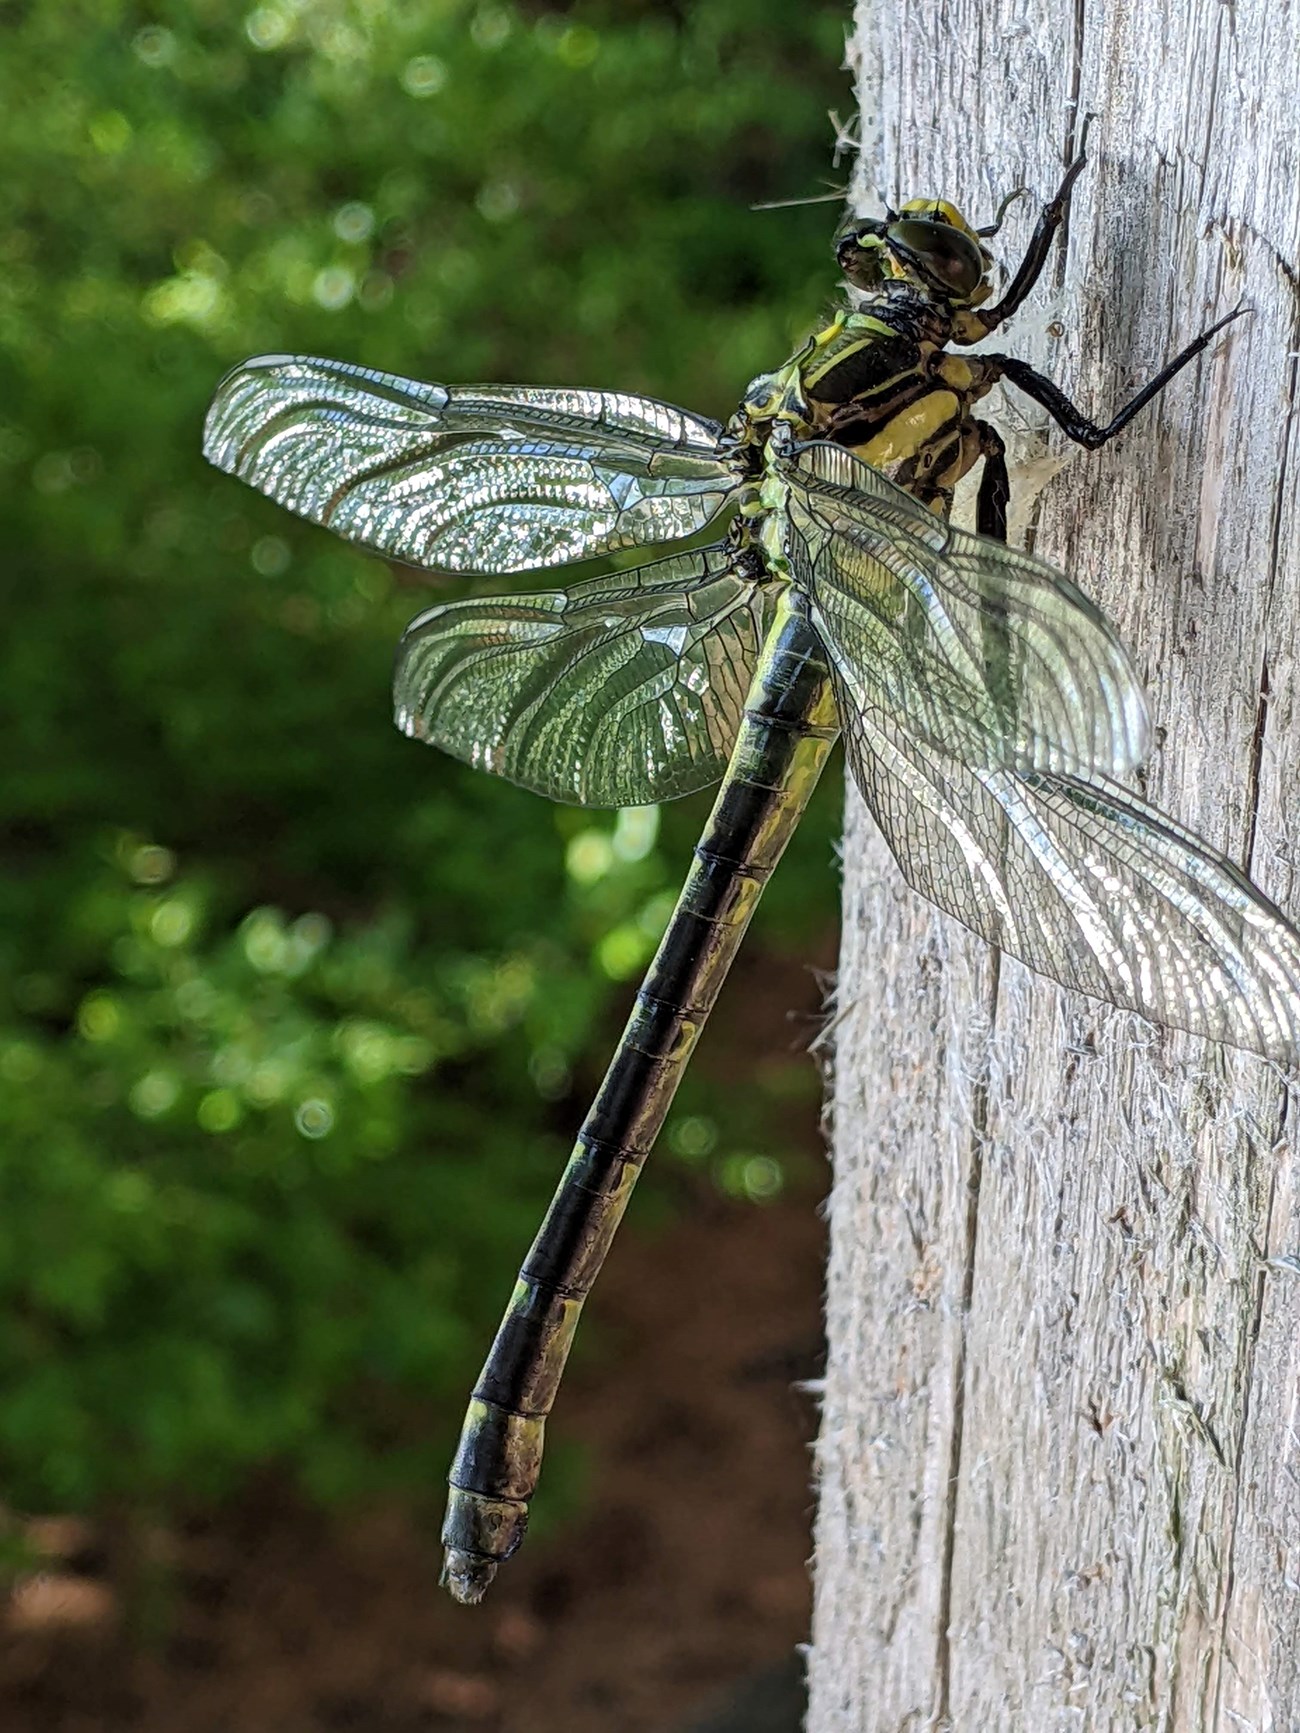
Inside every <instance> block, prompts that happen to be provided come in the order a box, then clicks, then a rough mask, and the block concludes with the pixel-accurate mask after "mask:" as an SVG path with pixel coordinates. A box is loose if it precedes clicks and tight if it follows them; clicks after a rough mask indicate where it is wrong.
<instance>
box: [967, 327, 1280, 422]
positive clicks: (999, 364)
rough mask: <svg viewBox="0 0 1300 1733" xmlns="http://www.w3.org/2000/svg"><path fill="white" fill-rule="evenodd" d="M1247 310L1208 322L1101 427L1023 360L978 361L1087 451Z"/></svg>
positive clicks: (986, 357) (990, 357) (992, 357)
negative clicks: (1015, 388) (1035, 405)
mask: <svg viewBox="0 0 1300 1733" xmlns="http://www.w3.org/2000/svg"><path fill="white" fill-rule="evenodd" d="M1249 311H1250V309H1249V308H1248V307H1236V308H1234V309H1233V311H1232V312H1231V313H1229V314H1227V315H1226V316H1225V317H1224V318H1222V319H1220V320H1218V322H1217V323H1216V324H1213V325H1211V326H1210V328H1209V330H1208V331H1202V332H1201V334H1200V336H1199V337H1198V338H1197V339H1196V340H1195V342H1193V343H1189V344H1188V345H1187V347H1186V349H1184V350H1183V351H1182V353H1181V354H1180V355H1175V356H1174V358H1173V360H1172V361H1171V362H1170V363H1169V364H1168V366H1167V367H1162V368H1161V369H1160V371H1159V373H1157V374H1156V376H1155V378H1154V379H1153V380H1152V381H1151V382H1150V384H1149V385H1144V386H1143V387H1142V389H1141V391H1139V392H1138V394H1137V396H1136V397H1135V398H1133V399H1132V401H1131V402H1129V403H1126V404H1125V405H1124V407H1123V409H1121V410H1120V412H1119V414H1118V415H1116V416H1115V417H1114V418H1113V419H1112V420H1110V421H1108V422H1107V423H1106V425H1105V426H1104V427H1102V426H1100V425H1099V424H1098V423H1097V422H1095V421H1089V419H1088V417H1087V416H1086V415H1084V414H1083V412H1082V410H1079V409H1076V408H1075V406H1074V404H1073V403H1071V402H1070V400H1069V398H1068V397H1067V396H1066V395H1065V393H1064V392H1063V391H1062V390H1061V389H1060V388H1059V387H1058V386H1056V385H1053V384H1052V381H1051V380H1050V379H1044V377H1043V375H1042V374H1041V373H1039V372H1037V371H1036V370H1035V369H1034V368H1032V367H1031V366H1030V365H1029V363H1028V362H1027V361H1017V360H1016V358H1015V356H1014V355H981V356H980V360H981V362H984V363H986V364H987V365H988V366H989V367H990V369H993V370H995V371H994V377H996V376H997V374H999V373H1000V374H1001V375H1002V376H1003V377H1004V378H1006V379H1009V380H1010V381H1011V383H1012V384H1013V385H1018V386H1019V387H1020V389H1021V390H1022V391H1023V392H1024V393H1025V395H1026V396H1027V397H1032V398H1033V399H1034V401H1035V403H1041V404H1042V406H1043V408H1044V409H1045V410H1046V411H1047V413H1048V414H1049V415H1050V416H1051V417H1052V420H1053V421H1055V422H1056V424H1057V425H1058V426H1059V427H1061V428H1063V429H1064V431H1065V432H1066V433H1067V434H1068V435H1069V437H1070V438H1071V439H1073V440H1074V441H1075V442H1076V443H1077V444H1079V445H1084V446H1087V448H1088V450H1089V451H1096V449H1097V447H1098V446H1099V445H1105V443H1106V441H1107V440H1108V439H1114V437H1115V435H1116V434H1117V433H1120V432H1122V431H1123V429H1124V428H1126V427H1127V426H1128V424H1129V422H1130V421H1132V419H1133V417H1134V416H1135V415H1137V414H1138V413H1139V412H1140V411H1141V410H1143V409H1145V408H1146V406H1147V404H1148V403H1150V401H1151V399H1152V398H1153V397H1156V396H1158V395H1159V394H1160V392H1162V391H1163V390H1164V388H1165V386H1166V385H1168V383H1169V381H1170V380H1171V379H1172V378H1173V377H1174V375H1175V374H1176V373H1180V372H1181V371H1182V369H1183V368H1184V367H1186V365H1187V363H1188V362H1189V361H1194V360H1195V359H1196V357H1197V356H1198V355H1199V354H1200V353H1201V352H1202V350H1204V349H1207V348H1208V347H1209V345H1210V344H1211V343H1212V342H1213V340H1214V338H1215V337H1216V336H1217V335H1218V334H1219V332H1220V331H1222V330H1223V327H1224V326H1225V325H1230V324H1231V323H1232V321H1233V320H1234V319H1239V318H1240V317H1241V315H1242V314H1243V313H1248V312H1249Z"/></svg>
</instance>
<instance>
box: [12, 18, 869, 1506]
mask: <svg viewBox="0 0 1300 1733" xmlns="http://www.w3.org/2000/svg"><path fill="white" fill-rule="evenodd" d="M845 22H846V9H845V8H844V7H842V6H841V5H838V4H835V5H827V4H816V3H812V4H808V5H805V6H801V7H797V8H796V7H791V6H789V5H787V4H786V3H785V0H695V3H693V4H691V5H678V6H675V5H652V4H648V3H646V4H641V3H637V0H630V3H629V0H591V3H589V4H583V5H578V6H573V7H566V8H552V7H548V6H544V5H539V4H524V3H523V0H520V3H519V4H516V5H508V4H484V5H478V4H466V3H462V0H408V3H406V4H400V5H399V4H391V5H390V4H384V3H383V0H274V3H270V4H262V5H256V6H254V7H252V9H250V10H248V11H247V12H245V13H243V14H242V15H241V14H239V13H238V12H237V11H235V10H232V9H231V8H229V7H227V6H225V5H223V4H219V3H218V0H188V3H186V4H180V3H179V0H177V3H174V4H171V5H168V4H158V5H145V4H141V5H130V4H126V3H122V0H68V3H67V4H63V5H59V6H36V5H28V6H22V5H19V6H16V7H9V8H7V9H6V17H5V23H6V42H5V54H4V56H3V59H2V60H0V142H2V148H3V155H4V161H5V173H4V176H3V178H2V179H0V520H2V522H0V528H2V530H3V545H4V549H5V558H4V562H3V577H2V579H0V582H2V583H3V587H4V619H5V626H6V630H5V637H4V645H3V658H4V673H3V681H2V682H0V706H2V707H3V730H4V738H5V741H6V772H5V776H4V782H3V789H2V791H0V803H2V811H0V818H2V820H3V827H4V828H3V837H4V874H3V882H2V883H0V933H2V935H3V936H2V937H0V965H2V966H0V981H2V983H3V984H2V985H0V1307H2V1312H0V1387H2V1388H3V1400H0V1496H2V1497H3V1500H4V1502H5V1503H6V1504H9V1505H10V1506H17V1507H19V1508H26V1509H34V1508H51V1507H53V1508H60V1509H69V1508H85V1509H94V1508H107V1507H109V1506H113V1507H116V1508H123V1507H126V1508H130V1507H133V1506H136V1507H139V1506H148V1507H150V1508H153V1509H157V1508H160V1507H166V1506H167V1505H169V1504H174V1503H176V1502H178V1501H184V1502H187V1503H192V1502H193V1501H195V1500H197V1499H208V1498H214V1497H217V1496H220V1495H221V1494H223V1493H225V1492H227V1491H229V1490H230V1489H231V1488H233V1487H237V1486H238V1484H239V1482H240V1480H241V1477H243V1476H244V1475H245V1474H246V1473H247V1472H248V1471H250V1470H251V1469H252V1468H253V1467H255V1466H260V1465H263V1464H267V1463H272V1464H275V1465H277V1466H278V1467H280V1468H281V1469H282V1470H287V1471H288V1472H290V1473H291V1474H293V1476H294V1477H295V1478H296V1480H297V1481H298V1483H299V1484H300V1485H301V1486H303V1487H305V1488H306V1489H307V1490H308V1492H309V1493H310V1494H311V1495H312V1496H315V1497H317V1498H320V1499H322V1500H334V1499H339V1498H343V1497H347V1496H350V1495H354V1494H357V1493H360V1492H363V1491H365V1490H367V1489H372V1488H375V1487H377V1486H390V1487H392V1486H396V1487H401V1488H415V1489H420V1490H422V1491H427V1492H428V1493H429V1495H430V1496H431V1497H432V1498H434V1499H435V1500H436V1498H437V1496H438V1494H437V1491H436V1488H437V1483H438V1481H439V1480H440V1477H441V1474H442V1470H443V1466H444V1458H445V1453H446V1448H447V1442H448V1437H449V1434H450V1432H451V1430H452V1429H453V1428H454V1425H455V1424H456V1423H457V1422H458V1419H459V1408H460V1404H461V1399H462V1393H463V1390H464V1385H465V1379H466V1377H467V1375H469V1374H470V1373H471V1372H472V1370H473V1368H474V1366H475V1364H476V1362H477V1358H478V1356H479V1354H480V1353H481V1351H482V1349H483V1347H484V1345H485V1342H486V1337H487V1333H488V1331H489V1330H490V1328H491V1324H492V1321H493V1320H494V1318H495V1315H496V1312H497V1308H498V1306H499V1304H500V1303H501V1301H502V1299H503V1297H504V1294H505V1291H506V1284H507V1281H508V1275H509V1272H510V1270H511V1269H512V1268H513V1266H514V1264H515V1262H516V1260H517V1259H518V1256H519V1254H520V1252H521V1251H522V1249H523V1247H524V1245H525V1244H526V1242H527V1239H528V1237H529V1235H530V1233H531V1231H532V1227H533V1224H534V1222H535V1220H536V1218H537V1214H538V1211H539V1208H540V1205H541V1202H542V1200H543V1199H544V1197H545V1196H546V1195H547V1194H548V1193H549V1190H550V1187H551V1184H552V1182H553V1179H554V1175H555V1172H556V1171H557V1169H558V1166H559V1164H560V1161H561V1159H562V1157H563V1154H564V1152H565V1150H566V1148H567V1144H568V1141H569V1138H570V1136H571V1134H572V1130H573V1127H574V1124H575V1123H576V1121H577V1119H578V1118H579V1117H580V1115H581V1112H582V1109H583V1107H584V1105H585V1096H586V1093H587V1091H588V1090H589V1089H590V1087H591V1085H592V1084H593V1083H594V1082H595V1080H596V1079H597V1078H598V1076H599V1072H600V1069H601V1068H602V1066H603V1063H604V1060H605V1057H606V1053H607V1049H608V1047H609V1045H610V1044H611V1042H612V1039H613V1037H614V1034H615V1032H616V1030H617V1028H618V1026H619V1021H620V1017H621V1005H622V1002H623V1001H624V1000H625V999H626V997H627V994H628V991H629V989H628V987H627V985H626V983H627V982H629V981H631V980H632V979H633V978H634V977H635V976H636V975H637V974H639V972H640V969H641V967H642V966H643V964H644V962H645V961H646V959H647V957H648V955H649V953H650V951H651V950H652V948H653V944H654V941H655V938H656V936H657V933H658V930H659V929H660V927H661V926H662V923H663V920H664V918H665V916H666V913H667V911H668V909H669V908H670V907H671V901H672V895H673V890H674V886H675V882H676V879H677V876H678V875H679V873H680V871H681V868H682V864H683V861H684V859H685V856H686V852H687V850H688V848H689V844H690V840H691V838H692V835H693V832H694V830H695V828H696V826H697V825H698V822H699V820H700V817H701V814H702V811H703V806H702V804H701V802H700V801H699V800H696V801H692V802H686V803H682V805H681V807H680V809H678V808H674V809H671V810H666V811H665V812H664V813H663V814H662V815H657V814H655V813H639V814H638V813H633V814H623V815H610V814H587V813H581V812H575V811H569V810H558V809H554V808H551V807H549V806H547V805H546V804H545V803H544V802H542V801H539V800H536V799H534V798H533V797H531V796H529V795H526V794H523V793H521V792H519V791H517V790H514V789H511V788H508V787H504V786H500V785H496V784H494V783H492V782H491V781H490V780H489V779H486V778H480V777H478V776H476V775H474V774H472V773H470V772H469V771H467V770H465V769H463V768H462V767H460V766H459V765H456V764H454V763H452V762H450V761H448V760H445V759H442V758H440V757H439V756H437V755H436V754H432V753H430V752H428V751H427V750H426V749H424V748H421V747H418V746H415V745H413V744H412V743H410V742H407V741H405V740H403V739H402V738H400V737H399V736H398V735H397V734H396V732H395V731H394V730H393V729H392V728H391V726H390V724H389V720H388V683H389V671H390V666H391V658H392V653H393V645H394V643H395V640H396V638H397V636H398V633H399V632H400V630H401V628H402V626H403V624H404V623H405V621H406V619H407V618H408V617H409V616H410V615H411V614H412V613H414V612H415V611H416V610H417V608H419V607H421V606H424V605H427V601H428V599H429V594H428V586H422V587H417V584H416V580H415V577H414V575H413V574H409V573H401V574H397V573H394V572H393V571H391V570H389V569H388V568H386V567H385V566H384V565H383V564H382V563H380V562H378V561H375V560H371V559H367V558H365V557H363V556H362V555H361V554H360V553H358V552H357V551H355V550H350V549H349V548H347V547H346V546H344V545H342V544H339V543H337V542H335V541H333V540H332V539H331V538H330V537H329V536H327V535H325V534H323V533H322V532H320V531H318V530H314V529H311V528H309V527H306V526H303V525H301V524H298V523H296V522H294V521H292V520H291V519H289V518H288V517H287V515H285V514H283V513H281V512H279V511H278V510H276V509H275V508H274V507H273V506H271V505H270V504H269V503H268V502H266V501H263V500H261V499H259V498H257V497H256V496H253V495H251V494H250V493H248V492H246V491H245V490H243V489H241V488H239V487H238V486H236V485H235V484H234V483H233V482H231V481H229V480H228V479H226V478H224V477H221V476H218V475H216V474H214V473H212V472H210V471H207V470H205V468H204V467H203V465H202V463H201V460H200V459H199V456H198V444H199V430H200V424H201V418H202V414H203V410H204V407H205V405H206V402H207V399H208V397H209V396H210V394H211V391H212V388H213V386H214V384H215V382H216V380H217V378H218V377H219V375H220V373H221V371H222V370H223V368H224V367H225V366H227V365H229V364H230V363H233V362H234V361H236V360H238V359H240V358H242V357H243V356H245V355H247V354H250V353H255V352H257V351H266V350H275V349H294V350H300V351H307V352H319V353H322V354H327V355H334V356H340V357H346V358H349V359H354V360H357V361H361V362H364V363H368V364H370V365H372V366H380V367H387V368H391V369H393V370H395V371H400V372H405V373H411V374H415V375H417V376H424V377H434V378H447V379H451V380H470V381H472V380H476V379H507V380H520V381H531V382H539V383H542V382H558V383H578V384H602V385H608V386H616V387H623V388H627V389H631V390H642V391H648V392H651V393H653V394H655V395H657V396H661V397H665V398H668V399H670V400H675V401H678V402H681V403H683V404H687V405H689V406H691V407H693V408H697V409H702V410H704V411H706V412H710V413H713V414H716V415H725V414H727V413H728V412H729V410H730V409H731V407H732V406H733V404H734V402H735V401H736V399H737V398H738V396H739V393H740V390H741V388H742V386H743V385H744V383H745V382H746V380H747V379H748V378H749V377H751V376H752V375H753V374H754V373H756V372H758V371H760V370H761V369H764V368H768V367H771V366H772V365H774V364H775V363H776V362H778V361H780V360H781V359H782V358H783V357H784V356H785V355H786V354H787V353H788V352H789V351H790V349H791V348H792V347H793V346H794V344H795V343H796V342H797V340H798V339H799V338H800V337H801V336H802V334H803V332H804V331H805V330H806V329H807V328H808V327H809V326H810V325H811V323H812V322H813V321H814V319H815V318H816V316H817V315H818V313H819V311H820V310H821V308H822V305H823V304H824V302H825V301H826V299H827V297H828V295H829V294H830V292H831V290H832V288H833V282H834V274H833V268H832V265H831V261H830V258H829V253H828V249H827V247H826V236H827V231H828V229H829V227H830V215H829V213H828V211H827V210H826V209H825V208H824V207H812V208H811V209H801V210H795V211H790V212H782V213H778V214H773V215H756V214H754V213H752V212H751V210H750V209H749V206H750V204H751V202H752V201H754V200H757V199H762V198H774V197H782V196H793V195H799V194H802V193H805V192H809V191H814V190H816V188H817V184H818V182H819V180H820V179H821V177H822V176H824V175H825V173H826V172H827V170H828V167H829V147H830V143H831V129H830V126H829V123H828V121H827V119H826V110H827V108H828V107H829V106H830V105H831V104H833V103H835V102H836V101H840V102H842V101H844V100H845V95H846V91H845V85H844V78H843V74H842V73H841V72H840V71H839V63H840V59H841V48H842V34H843V29H844V25H845ZM444 587H445V588H447V589H448V591H450V586H444ZM832 780H837V779H832ZM660 816H662V826H661V825H660V822H659V820H660ZM835 818H836V790H834V789H831V788H828V789H827V790H826V791H825V792H824V794H823V796H822V797H821V798H820V800H819V804H818V806H817V808H816V810H815V812H814V813H813V814H811V815H810V817H809V820H808V823H807V825H806V827H805V830H804V832H803V834H802V835H801V837H800V839H799V840H798V842H797V843H796V845H795V846H794V848H793V849H792V851H791V857H790V858H789V860H788V862H787V864H786V865H785V866H784V867H783V869H782V872H781V874H780V875H778V879H777V881H776V883H775V885H774V887H773V889H772V891H771V892H770V893H769V898H768V902H767V905H766V906H765V908H764V910H763V911H762V912H761V914H760V920H759V922H758V923H757V926H756V937H755V940H754V941H753V942H756V943H758V944H760V945H766V946H767V947H769V948H772V947H781V946H788V947H797V946H799V945H800V944H802V943H804V942H805V941H806V939H807V938H808V936H809V934H811V933H814V932H816V931H818V930H824V927H825V923H826V921H827V919H828V917H829V915H830V912H831V908H832V903H833V897H834V888H833V881H832V877H831V874H830V872H829V870H828V868H829V862H830V854H831V847H830V838H831V835H832V831H833V827H834V824H835ZM783 1087H788V1078H782V1077H775V1078H774V1079H773V1082H772V1088H773V1089H774V1090H775V1091H777V1092H778V1093H779V1091H780V1090H781V1089H782V1088H783ZM810 1092H811V1091H810ZM742 1094H743V1095H744V1097H745V1099H744V1100H740V1099H738V1097H739V1096H741V1095H742ZM769 1109H770V1102H769V1100H768V1098H767V1097H765V1095H764V1091H763V1089H762V1088H761V1087H759V1088H757V1089H747V1090H745V1091H744V1092H741V1091H736V1090H734V1089H732V1090H730V1091H723V1090H722V1089H721V1086H720V1085H718V1084H716V1083H714V1084H711V1083H710V1080H709V1078H708V1075H707V1044H706V1052H705V1055H704V1062H703V1064H701V1065H699V1066H698V1076H697V1077H696V1078H694V1079H692V1081H691V1083H690V1085H689V1088H688V1090H687V1092H686V1096H685V1099H684V1102H683V1107H682V1110H681V1112H680V1113H679V1115H678V1119H677V1122H676V1126H675V1129H674V1131H673V1133H672V1135H671V1137H670V1138H669V1143H670V1146H671V1147H673V1148H675V1149H677V1151H678V1152H679V1154H680V1155H681V1156H682V1157H683V1158H685V1159H694V1160H697V1161H698V1160H707V1161H711V1162H713V1163H714V1165H715V1169H716V1172H717V1173H718V1174H719V1175H720V1176H721V1178H722V1179H723V1181H724V1182H725V1183H729V1184H731V1185H733V1186H734V1187H735V1188H737V1189H740V1190H742V1191H749V1192H750V1193H751V1194H753V1195H756V1196H761V1195H765V1194H766V1193H767V1192H770V1191H771V1190H772V1189H773V1188H774V1186H775V1185H777V1184H779V1174H780V1169H779V1166H778V1165H777V1164H778V1159H779V1155H780V1151H779V1149H773V1148H772V1147H771V1145H770V1136H768V1134H765V1133H764V1131H763V1129H762V1125H763V1120H764V1118H765V1117H769V1118H770V1111H769ZM720 1133H721V1134H720ZM765 1137H766V1138H767V1141H765Z"/></svg>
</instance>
